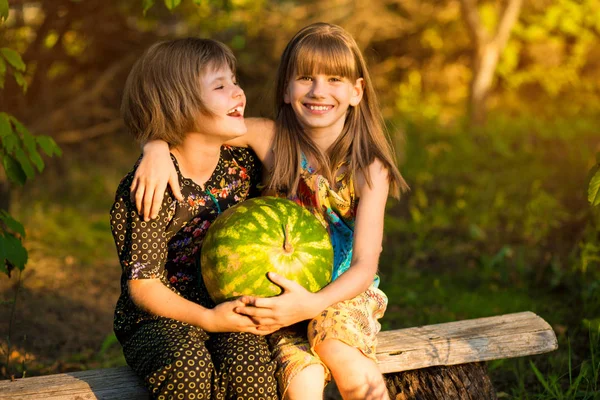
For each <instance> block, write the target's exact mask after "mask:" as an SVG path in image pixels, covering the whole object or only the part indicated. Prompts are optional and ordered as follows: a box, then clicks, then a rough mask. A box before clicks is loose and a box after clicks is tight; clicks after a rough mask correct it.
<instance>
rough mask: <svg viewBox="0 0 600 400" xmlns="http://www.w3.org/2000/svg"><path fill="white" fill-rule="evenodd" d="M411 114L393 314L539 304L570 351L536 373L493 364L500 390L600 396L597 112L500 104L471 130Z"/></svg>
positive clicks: (392, 259)
mask: <svg viewBox="0 0 600 400" xmlns="http://www.w3.org/2000/svg"><path fill="white" fill-rule="evenodd" d="M401 104H403V103H401ZM415 110H416V109H415ZM404 115H407V114H404ZM412 115H413V116H415V120H407V121H404V127H405V134H406V140H405V143H406V144H405V148H404V149H403V152H404V153H405V154H406V162H405V164H404V165H402V168H401V169H402V173H403V175H404V176H405V178H406V179H407V181H408V183H409V185H410V186H411V191H410V192H409V193H408V194H407V195H406V196H405V197H404V198H403V199H402V200H401V201H400V202H399V203H398V204H394V205H390V207H389V209H388V212H387V214H386V220H385V231H386V235H385V242H384V252H385V254H384V256H382V262H381V263H380V270H381V272H380V276H381V279H382V284H381V285H382V288H383V290H384V291H385V292H386V293H387V294H388V297H389V299H390V305H389V306H388V310H387V311H386V317H385V318H384V319H383V322H382V323H383V324H384V325H386V326H387V327H388V328H390V327H408V326H415V325H420V324H428V323H436V322H445V321H452V320H458V319H465V318H473V317H479V316H489V315H498V314H502V313H508V312H515V311H524V310H531V311H534V312H536V313H538V314H540V315H541V316H543V317H544V318H545V319H546V320H547V321H549V322H550V323H551V325H552V326H553V327H554V328H555V331H556V333H557V336H558V337H559V350H558V351H557V352H554V353H551V354H548V355H544V356H539V357H538V359H537V360H536V361H534V362H535V368H536V369H537V373H536V370H535V369H534V368H533V367H531V366H530V365H529V360H525V361H522V362H521V363H520V362H519V361H518V360H502V361H499V362H495V363H493V364H492V366H491V367H490V371H491V376H492V378H493V380H494V385H495V386H496V387H497V389H499V390H500V391H501V392H503V395H504V397H508V398H515V399H516V398H519V399H531V400H533V399H550V398H552V399H557V398H565V399H566V398H572V399H584V398H588V399H593V398H594V397H593V396H599V395H600V393H598V390H599V388H598V386H594V385H593V382H595V381H594V379H596V381H597V376H598V375H597V371H598V369H599V366H598V360H599V359H600V356H599V355H598V350H597V346H596V345H597V339H595V340H596V341H595V342H594V341H590V342H589V343H586V342H588V340H587V332H588V329H596V330H597V327H598V321H600V234H599V232H600V229H599V228H598V227H600V208H599V207H589V206H588V198H587V197H588V196H587V193H586V192H585V190H584V189H583V188H587V187H588V183H589V182H590V179H586V176H585V175H584V174H582V173H581V171H585V170H586V169H588V168H589V165H590V160H593V159H594V156H595V154H594V153H595V151H596V150H595V143H597V134H596V128H595V127H596V126H597V123H598V121H597V120H593V119H589V120H585V119H583V118H580V119H578V120H573V119H564V120H561V119H559V118H556V119H555V120H554V121H552V122H551V123H548V122H544V121H543V120H540V119H537V118H536V119H533V118H531V119H529V118H515V117H510V118H505V117H502V116H501V115H498V113H496V114H495V115H492V119H491V120H490V121H489V123H488V125H486V126H485V127H483V128H481V129H480V130H478V131H475V132H466V131H464V130H463V129H461V128H460V127H459V126H450V127H448V126H442V125H441V124H440V121H439V119H438V118H433V119H431V118H428V117H427V116H425V115H423V114H419V113H417V112H415V113H413V114H412ZM433 115H434V117H435V113H433ZM590 143H591V144H592V146H590ZM567 327H568V330H567ZM588 327H589V328H588ZM596 338H597V335H596ZM568 341H571V343H573V348H572V355H571V360H572V365H571V367H566V365H567V364H568V362H569V353H568ZM592 345H594V346H596V347H595V348H594V349H595V350H592V348H591V347H592ZM594 362H595V364H594ZM594 365H595V367H593V368H592V366H594ZM511 371H513V372H514V374H512V373H511ZM565 371H567V373H565ZM568 371H571V374H572V377H571V378H569V373H568ZM540 377H541V379H540ZM545 386H547V388H546V387H545ZM586 393H587V394H586ZM557 396H558V397H557ZM560 396H563V397H560ZM586 396H587V397H586Z"/></svg>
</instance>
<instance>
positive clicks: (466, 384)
mask: <svg viewBox="0 0 600 400" xmlns="http://www.w3.org/2000/svg"><path fill="white" fill-rule="evenodd" d="M378 340H379V346H378V348H377V359H378V362H379V366H380V368H381V371H382V372H383V373H385V374H387V375H386V379H387V383H388V389H389V391H390V394H391V398H392V399H396V400H405V399H406V400H408V399H419V400H425V399H432V400H433V399H435V400H443V399H482V400H487V399H495V398H496V395H495V392H494V389H493V387H492V385H491V382H490V381H489V378H488V377H487V373H486V369H485V364H484V363H483V362H484V361H489V360H495V359H503V358H511V357H521V356H527V355H533V354H541V353H545V352H548V351H552V350H555V349H557V348H558V344H557V341H556V335H555V334H554V332H553V330H552V328H551V327H550V325H548V323H547V322H546V321H544V320H543V319H542V318H540V317H539V316H537V315H536V314H534V313H532V312H521V313H515V314H507V315H501V316H495V317H488V318H478V319H471V320H465V321H458V322H449V323H444V324H436V325H428V326H421V327H416V328H407V329H398V330H393V331H384V332H381V333H380V334H379V336H378ZM9 399H10V400H32V399H44V400H67V399H68V400H83V399H86V400H87V399H102V400H113V399H114V400H137V399H140V400H142V399H143V400H147V399H148V395H147V393H146V390H145V389H144V388H143V386H142V384H141V382H140V380H139V379H138V378H137V377H136V376H135V375H134V374H133V372H132V371H131V369H129V367H117V368H107V369H100V370H91V371H83V372H73V373H66V374H57V375H48V376H39V377H32V378H24V379H17V380H15V381H0V400H9Z"/></svg>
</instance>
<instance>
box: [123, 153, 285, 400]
mask: <svg viewBox="0 0 600 400" xmlns="http://www.w3.org/2000/svg"><path fill="white" fill-rule="evenodd" d="M172 159H173V162H174V163H175V167H176V169H177V173H178V175H179V183H180V186H181V191H182V194H183V196H184V198H185V201H183V202H178V201H177V200H176V199H175V198H174V197H173V195H172V194H171V193H170V192H167V193H165V197H164V200H163V204H162V206H161V209H160V212H159V216H158V218H156V219H154V220H151V221H148V222H145V221H143V219H142V218H140V216H139V214H138V213H137V211H136V208H135V204H134V203H133V202H132V200H131V195H130V190H129V188H130V186H131V182H132V180H133V174H134V172H135V168H134V170H133V171H131V172H130V173H129V174H128V175H127V176H126V177H125V178H124V179H123V180H122V181H121V183H120V185H119V188H118V190H117V194H116V197H115V203H114V205H113V207H112V210H111V228H112V233H113V237H114V239H115V243H116V246H117V252H118V254H119V259H120V262H121V268H122V275H121V296H120V297H119V300H118V301H117V305H116V309H115V319H114V330H115V334H116V335H117V338H118V339H119V342H120V343H121V344H122V346H123V353H124V355H125V359H126V360H127V363H128V364H129V365H130V366H131V367H132V368H133V369H134V370H135V371H136V373H137V374H138V375H139V376H140V377H142V378H143V379H144V381H145V383H146V386H147V387H148V389H149V391H150V393H151V394H152V395H153V398H156V399H276V398H277V394H276V393H277V388H276V384H275V380H274V377H273V374H274V371H275V365H274V363H273V361H272V360H271V357H270V353H269V351H268V345H267V342H266V340H265V339H264V337H260V336H256V335H252V334H247V333H226V334H213V333H211V334H208V333H207V332H204V331H203V330H202V329H200V328H198V327H195V326H191V325H189V324H186V323H183V322H180V321H176V320H172V319H168V318H164V317H160V316H157V315H153V314H151V313H148V312H146V311H144V310H142V309H140V308H138V307H137V306H136V305H135V304H134V303H133V301H132V300H131V298H130V296H129V291H128V285H127V281H128V280H130V279H151V278H158V279H160V281H161V282H162V283H163V284H164V285H165V286H166V287H168V288H169V289H171V290H172V291H173V292H175V293H177V294H178V295H179V296H182V297H184V298H186V299H188V300H190V301H193V302H195V303H198V304H200V305H202V306H204V307H207V308H212V307H214V303H213V301H212V300H211V299H210V297H209V296H208V294H207V292H206V288H205V286H204V283H203V281H202V276H201V275H200V261H199V260H200V249H201V246H202V241H203V239H204V236H205V234H206V231H207V230H208V228H209V227H210V224H211V223H212V222H213V221H214V220H215V218H216V217H217V216H218V215H219V214H220V213H221V212H222V211H224V210H225V209H227V208H229V207H231V206H233V205H235V204H237V203H239V202H241V201H243V200H245V199H247V198H250V197H254V196H256V195H258V194H259V191H258V189H257V184H258V183H259V182H260V178H261V166H260V163H259V161H258V159H257V157H256V155H255V154H254V153H253V152H252V151H251V150H250V149H246V148H240V147H231V146H223V147H221V156H220V158H219V161H218V164H217V166H216V168H215V170H214V172H213V174H212V176H211V177H210V179H209V180H208V181H207V182H206V183H205V189H204V190H203V189H202V188H201V187H200V186H198V185H197V184H195V183H194V182H193V181H192V180H190V179H186V178H185V177H183V176H182V175H181V172H180V171H179V166H178V164H177V160H176V159H175V158H174V157H173V156H172Z"/></svg>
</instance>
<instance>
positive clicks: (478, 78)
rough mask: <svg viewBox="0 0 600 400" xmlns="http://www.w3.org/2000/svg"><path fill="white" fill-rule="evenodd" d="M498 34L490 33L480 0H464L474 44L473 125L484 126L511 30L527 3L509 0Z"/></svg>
mask: <svg viewBox="0 0 600 400" xmlns="http://www.w3.org/2000/svg"><path fill="white" fill-rule="evenodd" d="M503 4H504V8H503V10H502V11H501V13H500V15H499V18H498V21H499V22H498V25H497V26H496V29H495V31H494V32H488V30H487V29H486V27H485V26H484V24H483V22H482V21H481V17H480V15H479V10H478V7H477V0H460V6H461V7H460V8H461V13H462V16H463V20H464V22H465V25H466V28H467V32H468V33H469V36H470V37H471V42H472V43H473V48H474V51H473V56H472V57H473V58H472V69H473V77H472V78H471V85H470V93H469V121H470V124H471V126H476V125H482V124H483V123H484V122H485V116H486V111H487V97H488V94H489V92H490V90H491V87H492V80H493V78H494V72H495V70H496V65H497V64H498V60H499V58H500V54H501V53H502V51H503V50H504V48H505V47H506V43H507V42H508V38H509V36H510V31H511V30H512V27H513V26H514V24H515V23H516V22H517V19H518V18H519V13H520V12H521V6H522V4H523V0H505V1H504V3H503Z"/></svg>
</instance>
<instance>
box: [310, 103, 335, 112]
mask: <svg viewBox="0 0 600 400" xmlns="http://www.w3.org/2000/svg"><path fill="white" fill-rule="evenodd" d="M304 107H306V108H308V109H309V110H311V111H329V110H331V109H332V108H333V106H332V105H322V104H304Z"/></svg>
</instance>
